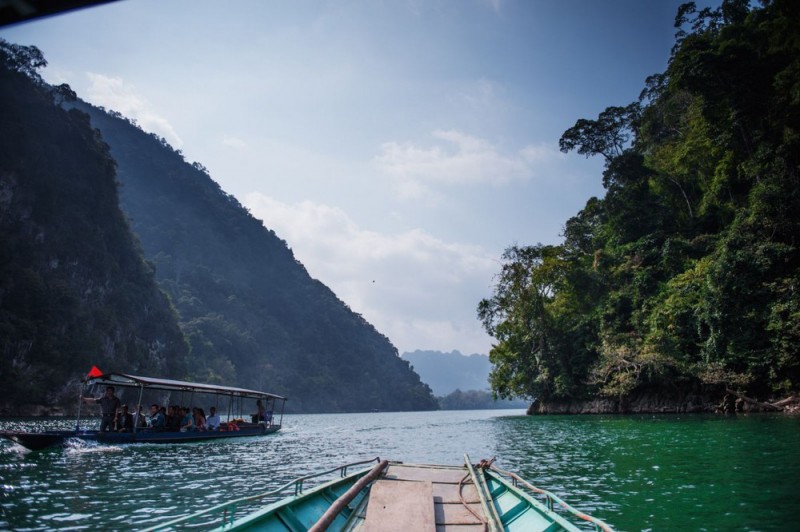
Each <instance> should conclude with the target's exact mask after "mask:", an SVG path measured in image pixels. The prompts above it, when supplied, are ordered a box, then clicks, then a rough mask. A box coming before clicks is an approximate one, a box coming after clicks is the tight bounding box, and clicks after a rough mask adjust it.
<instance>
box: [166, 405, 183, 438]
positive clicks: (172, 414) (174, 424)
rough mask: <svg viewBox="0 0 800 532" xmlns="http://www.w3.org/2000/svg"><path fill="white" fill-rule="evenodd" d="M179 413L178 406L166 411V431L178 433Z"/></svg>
mask: <svg viewBox="0 0 800 532" xmlns="http://www.w3.org/2000/svg"><path fill="white" fill-rule="evenodd" d="M181 417H182V416H181V413H180V407H178V405H171V406H170V407H169V410H167V416H166V418H167V430H172V431H175V432H177V431H179V430H180V429H181Z"/></svg>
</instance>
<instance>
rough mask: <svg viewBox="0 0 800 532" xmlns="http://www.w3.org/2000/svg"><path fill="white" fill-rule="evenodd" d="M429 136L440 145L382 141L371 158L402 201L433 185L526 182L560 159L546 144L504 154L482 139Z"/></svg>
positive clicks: (443, 132) (452, 134)
mask: <svg viewBox="0 0 800 532" xmlns="http://www.w3.org/2000/svg"><path fill="white" fill-rule="evenodd" d="M432 136H433V138H434V139H436V140H438V141H441V142H438V143H436V144H435V145H433V146H431V147H420V146H418V145H416V144H413V143H410V142H404V143H398V142H386V143H384V144H383V145H382V146H381V153H380V154H379V155H377V156H376V157H374V158H373V164H375V166H376V167H377V168H378V169H379V170H380V171H381V172H382V173H384V174H386V175H388V176H390V177H391V178H392V179H393V180H394V186H395V190H396V191H397V192H398V194H400V196H401V197H404V198H418V197H421V196H422V195H423V194H425V193H427V192H428V191H429V190H430V189H431V188H433V187H437V186H438V187H441V186H462V185H471V184H473V185H474V184H489V185H495V186H499V185H504V184H507V183H509V182H512V181H524V180H528V179H531V178H532V177H533V176H535V175H536V174H537V169H538V167H539V166H542V165H544V164H548V163H549V162H550V161H551V160H554V159H556V158H558V157H560V156H561V155H562V154H561V153H559V152H558V151H557V150H556V149H555V148H554V147H551V146H549V145H544V144H542V145H531V146H526V147H524V148H522V149H521V150H519V151H517V152H504V151H502V150H501V149H500V148H498V147H497V146H494V145H492V144H491V143H490V142H488V141H486V140H484V139H480V138H478V137H473V136H471V135H468V134H466V133H463V132H461V131H456V130H452V129H451V130H437V131H434V132H433V134H432Z"/></svg>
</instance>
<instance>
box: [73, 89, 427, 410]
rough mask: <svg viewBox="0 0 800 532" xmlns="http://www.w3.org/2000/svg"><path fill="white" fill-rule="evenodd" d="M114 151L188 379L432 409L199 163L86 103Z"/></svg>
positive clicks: (312, 401) (364, 327)
mask: <svg viewBox="0 0 800 532" xmlns="http://www.w3.org/2000/svg"><path fill="white" fill-rule="evenodd" d="M76 105H77V106H78V108H79V109H81V110H84V111H86V112H87V113H89V115H90V117H91V120H92V124H93V125H94V126H95V127H96V128H98V129H99V130H100V132H101V134H102V136H103V139H104V140H105V141H106V142H108V143H109V145H110V146H111V154H112V156H113V157H114V159H115V160H116V162H117V177H118V179H119V181H120V183H121V185H122V186H121V188H120V201H121V206H122V209H123V210H124V211H125V212H126V213H127V214H128V216H129V217H130V220H131V221H130V223H131V226H132V228H133V230H134V232H135V233H136V234H137V236H138V237H139V239H140V240H141V244H142V247H143V249H144V253H145V256H146V257H147V258H148V260H150V261H152V263H153V264H154V265H155V275H156V279H157V281H158V283H159V285H160V286H161V288H162V289H163V290H164V291H165V292H166V293H167V294H168V295H169V296H170V298H171V299H172V302H173V303H174V305H175V307H176V308H177V310H178V313H179V315H180V324H181V327H182V329H183V330H184V332H185V333H186V335H187V337H188V340H189V343H190V345H191V359H190V368H189V377H190V378H192V379H197V380H200V381H203V382H226V383H231V382H236V383H238V384H239V385H242V386H249V387H254V388H257V389H268V390H271V391H274V392H275V393H279V394H285V395H288V396H289V397H290V398H291V402H290V404H291V408H292V409H293V410H295V411H297V410H302V411H358V410H367V411H368V410H372V409H378V410H420V409H435V408H436V402H435V399H434V398H433V396H432V395H431V392H430V389H429V388H428V387H427V386H426V385H424V384H423V383H421V382H420V380H419V377H418V376H417V375H416V374H415V373H414V372H413V371H412V370H411V369H410V367H409V364H408V363H407V362H406V361H404V360H402V359H401V358H400V357H399V356H398V354H397V350H396V349H395V347H394V346H393V345H392V344H391V343H390V342H389V340H388V339H387V338H386V337H385V336H383V335H382V334H380V333H379V332H378V331H377V330H375V328H374V327H373V326H372V325H370V324H369V323H367V321H366V320H364V318H362V317H361V316H360V315H359V314H356V313H355V312H353V311H352V310H350V308H348V307H347V305H346V304H345V303H343V302H342V301H341V300H339V299H338V298H337V297H336V295H335V294H334V293H333V292H332V291H331V290H330V289H329V288H328V287H326V286H325V285H324V284H322V283H321V282H319V281H317V280H315V279H312V278H311V277H310V276H309V275H308V272H307V271H306V269H305V268H304V267H303V265H302V264H300V263H299V262H298V261H297V259H295V257H294V255H293V254H292V252H291V250H290V249H289V248H288V247H287V245H286V242H284V241H283V240H281V239H280V238H279V237H278V236H277V235H276V234H275V233H274V232H273V231H271V230H268V229H265V228H264V226H263V224H262V223H261V221H259V220H257V219H255V218H253V217H252V216H251V215H250V214H249V212H248V211H247V210H246V209H245V208H244V207H243V206H242V205H241V204H240V203H239V202H238V201H237V200H236V199H235V198H234V197H233V196H230V195H228V194H226V193H225V192H224V191H223V190H221V189H220V187H219V185H218V184H217V183H216V182H214V181H213V180H212V179H211V177H210V176H209V175H208V173H207V171H206V170H205V168H203V166H202V165H200V164H198V163H194V164H188V163H187V162H185V161H184V160H183V157H182V155H181V153H180V152H178V151H175V150H173V149H172V148H171V147H170V146H169V145H168V144H167V143H166V141H165V140H164V139H159V138H158V137H156V136H155V135H152V134H147V133H145V132H143V131H142V130H141V129H139V128H138V127H136V126H135V125H134V124H132V123H131V122H129V121H128V120H126V119H125V118H123V117H122V116H120V115H119V114H117V113H114V112H109V113H106V112H104V111H103V110H101V109H97V108H94V107H91V106H89V105H87V104H85V103H83V102H78V103H76Z"/></svg>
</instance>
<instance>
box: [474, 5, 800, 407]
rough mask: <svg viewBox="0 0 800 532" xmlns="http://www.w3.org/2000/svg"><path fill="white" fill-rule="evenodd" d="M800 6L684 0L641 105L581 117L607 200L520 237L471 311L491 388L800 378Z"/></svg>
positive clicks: (713, 385)
mask: <svg viewBox="0 0 800 532" xmlns="http://www.w3.org/2000/svg"><path fill="white" fill-rule="evenodd" d="M798 21H800V4H799V3H797V2H793V1H791V0H776V1H765V2H764V3H763V5H762V6H760V7H752V6H750V4H749V2H748V1H745V0H726V1H724V2H723V3H722V5H721V6H720V7H719V8H718V9H710V8H706V9H702V10H697V9H696V8H695V6H694V5H693V4H686V5H684V6H682V7H681V8H680V10H679V12H678V16H677V17H676V28H678V33H677V41H676V44H675V46H674V48H673V50H672V55H671V57H670V61H669V65H668V68H667V70H666V71H665V72H664V73H663V74H657V75H654V76H651V77H650V78H648V80H647V82H646V87H645V89H644V91H643V92H642V96H641V98H640V100H639V101H638V102H635V103H633V104H631V105H628V106H626V107H610V108H608V109H606V110H605V111H603V112H602V113H600V115H599V116H598V118H597V119H596V120H585V119H582V120H579V121H578V122H577V123H576V124H575V126H574V127H572V128H570V129H569V130H567V131H566V132H565V133H564V135H563V136H562V138H561V141H560V146H561V148H562V150H563V151H565V152H566V151H571V150H576V151H577V152H578V153H581V154H585V155H586V156H592V155H601V156H602V157H604V159H605V165H606V166H605V171H604V173H603V184H604V186H605V188H606V194H605V197H604V198H602V199H597V198H592V199H590V200H589V201H588V202H587V204H586V206H585V208H584V209H583V210H582V211H580V212H579V213H578V214H577V215H576V216H574V217H573V218H571V219H569V220H568V221H567V223H566V226H565V231H564V241H563V243H561V244H560V245H556V246H545V245H535V246H513V247H511V248H510V249H508V250H507V251H506V253H505V255H504V264H503V267H502V271H501V272H500V275H499V276H498V277H499V281H498V283H497V286H496V288H495V291H494V294H493V296H492V297H491V298H489V299H486V300H483V301H482V302H481V303H480V305H479V308H478V314H479V317H480V318H481V319H482V321H483V323H484V326H485V327H486V329H487V331H488V332H489V333H490V334H492V335H493V336H494V337H495V338H496V339H497V340H498V343H497V345H496V347H494V348H493V350H492V352H491V360H492V363H493V364H494V369H493V371H492V374H491V382H492V388H493V391H494V392H495V393H496V394H497V395H499V396H501V397H510V396H513V395H526V396H528V397H537V398H540V399H542V400H569V399H585V398H589V397H594V396H597V395H605V396H610V397H620V398H624V397H626V396H630V395H631V394H632V393H634V392H642V391H646V390H648V389H649V390H660V391H664V390H667V391H671V392H673V393H675V394H678V395H679V394H685V393H690V392H697V391H699V390H703V391H704V392H710V393H715V392H724V390H725V388H726V387H728V388H735V389H738V390H741V391H746V392H748V393H751V394H753V395H756V396H760V397H769V396H777V395H783V394H787V393H789V392H792V391H796V390H797V389H798V384H800V248H798V245H800V173H799V172H798V170H799V169H800V24H799V23H798Z"/></svg>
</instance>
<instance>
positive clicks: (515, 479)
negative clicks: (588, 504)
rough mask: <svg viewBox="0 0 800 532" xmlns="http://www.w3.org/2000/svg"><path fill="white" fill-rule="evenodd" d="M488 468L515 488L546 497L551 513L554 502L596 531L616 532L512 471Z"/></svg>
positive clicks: (494, 466) (490, 466) (492, 465)
mask: <svg viewBox="0 0 800 532" xmlns="http://www.w3.org/2000/svg"><path fill="white" fill-rule="evenodd" d="M488 467H489V469H491V470H492V471H494V472H496V473H498V474H500V475H503V476H505V477H508V478H510V479H511V483H512V485H514V486H515V487H519V486H522V487H523V488H525V489H527V490H529V491H532V492H534V493H538V494H539V495H542V496H544V497H545V500H546V502H547V509H548V510H550V511H551V512H552V511H554V505H553V502H556V503H558V504H559V505H560V506H561V507H562V508H563V509H564V510H566V511H567V512H569V513H570V514H572V515H573V516H575V517H577V518H578V519H582V520H584V521H588V522H589V523H592V524H593V525H594V528H595V530H597V531H600V530H602V531H603V532H614V530H613V529H612V528H611V527H610V526H609V525H608V524H606V523H604V522H603V521H602V520H600V519H598V518H596V517H592V516H591V515H589V514H586V513H583V512H581V511H580V510H578V509H576V508H573V507H572V506H570V505H569V504H567V503H566V502H565V501H563V500H562V499H561V498H560V497H559V496H558V495H556V494H554V493H552V492H550V491H547V490H546V489H542V488H537V487H536V486H534V485H533V484H531V483H530V482H528V481H527V480H525V479H524V478H522V477H520V476H519V475H517V474H516V473H512V472H511V471H505V470H503V469H500V468H499V467H497V466H496V465H494V464H490V465H489V466H488Z"/></svg>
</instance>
